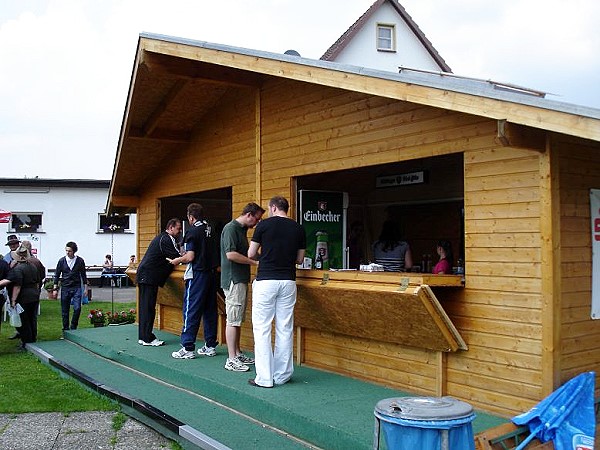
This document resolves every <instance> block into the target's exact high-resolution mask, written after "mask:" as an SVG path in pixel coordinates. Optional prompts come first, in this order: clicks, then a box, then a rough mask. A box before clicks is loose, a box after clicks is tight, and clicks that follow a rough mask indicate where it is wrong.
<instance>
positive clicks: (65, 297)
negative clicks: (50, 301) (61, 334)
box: [60, 286, 81, 330]
mask: <svg viewBox="0 0 600 450" xmlns="http://www.w3.org/2000/svg"><path fill="white" fill-rule="evenodd" d="M71 304H73V317H72V318H71V327H70V328H69V312H70V309H71ZM60 309H61V312H62V327H63V328H62V329H63V330H69V329H71V330H76V329H77V325H79V315H80V314H81V287H79V286H78V287H64V286H63V287H61V288H60Z"/></svg>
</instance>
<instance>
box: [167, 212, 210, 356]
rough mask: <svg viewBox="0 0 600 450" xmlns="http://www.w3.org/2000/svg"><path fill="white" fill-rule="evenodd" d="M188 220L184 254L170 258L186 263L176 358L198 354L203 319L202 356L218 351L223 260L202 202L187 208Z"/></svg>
mask: <svg viewBox="0 0 600 450" xmlns="http://www.w3.org/2000/svg"><path fill="white" fill-rule="evenodd" d="M187 219H188V223H189V224H190V225H191V226H190V227H189V229H188V230H187V231H186V233H185V236H184V237H183V244H184V248H185V253H184V254H183V256H180V257H178V258H175V259H169V262H170V263H171V264H173V265H177V264H180V263H184V264H187V268H186V270H185V273H184V275H183V279H184V282H185V292H184V294H183V295H184V296H183V309H182V312H183V327H182V328H181V349H179V350H178V351H176V352H173V353H171V356H172V357H173V358H175V359H193V358H195V357H196V354H195V353H194V351H195V350H196V335H197V334H198V330H199V328H200V321H201V320H202V321H203V325H204V327H203V328H204V340H205V344H204V345H203V346H202V347H201V348H199V349H198V354H199V355H201V356H215V355H216V354H217V349H216V347H217V344H218V342H217V267H218V266H219V263H220V257H219V246H218V244H217V241H216V238H215V233H214V230H213V228H212V227H211V226H210V224H209V223H208V222H207V221H206V220H205V219H204V210H203V208H202V205H200V204H199V203H190V204H189V205H188V207H187Z"/></svg>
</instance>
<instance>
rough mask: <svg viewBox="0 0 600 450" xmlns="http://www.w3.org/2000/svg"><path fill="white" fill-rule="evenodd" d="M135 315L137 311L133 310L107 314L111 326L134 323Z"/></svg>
mask: <svg viewBox="0 0 600 450" xmlns="http://www.w3.org/2000/svg"><path fill="white" fill-rule="evenodd" d="M135 313H136V311H135V309H133V308H132V309H130V310H128V311H119V312H116V311H115V312H107V313H106V320H107V322H108V324H109V325H122V324H125V323H134V322H135Z"/></svg>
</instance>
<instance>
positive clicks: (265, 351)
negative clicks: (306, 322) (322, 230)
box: [248, 196, 306, 388]
mask: <svg viewBox="0 0 600 450" xmlns="http://www.w3.org/2000/svg"><path fill="white" fill-rule="evenodd" d="M288 209H289V203H288V201H287V200H286V199H285V198H284V197H279V196H276V197H273V198H272V199H271V200H270V201H269V215H270V217H269V218H268V219H266V220H263V221H262V222H260V223H259V224H258V225H257V226H256V230H255V231H254V235H253V236H252V241H251V242H250V248H249V249H248V257H249V258H253V259H256V258H257V256H258V249H259V248H260V249H261V253H260V262H259V266H258V272H257V275H256V280H255V281H254V283H253V284H252V329H253V332H254V359H255V367H256V377H255V378H253V379H250V380H248V382H249V383H250V384H251V385H253V386H259V387H266V388H270V387H273V384H284V383H287V382H288V381H289V380H290V378H291V377H292V373H293V372H294V363H293V354H292V353H293V342H292V341H293V334H294V305H295V304H296V264H300V263H302V262H303V260H304V251H305V249H306V233H305V232H304V229H303V228H302V226H301V225H299V224H298V223H296V222H295V221H294V220H291V219H290V218H288V216H287V212H288ZM273 319H274V320H275V351H273V348H272V346H271V328H272V323H273Z"/></svg>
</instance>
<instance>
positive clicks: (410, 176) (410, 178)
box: [375, 170, 426, 188]
mask: <svg viewBox="0 0 600 450" xmlns="http://www.w3.org/2000/svg"><path fill="white" fill-rule="evenodd" d="M425 176H426V173H425V171H424V170H421V171H419V172H409V173H401V174H399V175H383V176H380V177H377V178H376V179H375V187H376V188H384V187H394V186H406V185H408V184H421V183H425V181H426V180H425Z"/></svg>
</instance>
